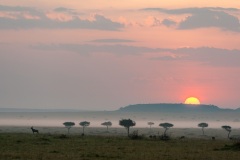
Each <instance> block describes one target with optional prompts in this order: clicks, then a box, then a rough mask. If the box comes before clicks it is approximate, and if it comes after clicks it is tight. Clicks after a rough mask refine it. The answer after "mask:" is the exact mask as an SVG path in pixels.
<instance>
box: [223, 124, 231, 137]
mask: <svg viewBox="0 0 240 160" xmlns="http://www.w3.org/2000/svg"><path fill="white" fill-rule="evenodd" d="M222 129H225V130H226V131H227V132H228V138H229V136H230V133H231V131H232V127H231V126H222Z"/></svg>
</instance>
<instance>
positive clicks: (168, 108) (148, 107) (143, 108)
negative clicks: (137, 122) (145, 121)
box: [118, 103, 239, 112]
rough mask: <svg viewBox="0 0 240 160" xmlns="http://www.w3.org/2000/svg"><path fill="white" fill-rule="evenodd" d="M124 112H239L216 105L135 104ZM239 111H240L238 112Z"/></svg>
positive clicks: (123, 108) (123, 110) (122, 109)
mask: <svg viewBox="0 0 240 160" xmlns="http://www.w3.org/2000/svg"><path fill="white" fill-rule="evenodd" d="M118 111H122V112H221V111H237V110H233V109H222V108H219V107H217V106H214V105H205V104H200V105H191V104H171V103H159V104H134V105H129V106H126V107H122V108H120V109H119V110H118ZM238 111H239V110H238Z"/></svg>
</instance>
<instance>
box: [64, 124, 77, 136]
mask: <svg viewBox="0 0 240 160" xmlns="http://www.w3.org/2000/svg"><path fill="white" fill-rule="evenodd" d="M63 125H64V126H65V127H66V128H67V129H68V134H69V130H70V128H71V127H73V126H75V123H74V122H64V123H63Z"/></svg>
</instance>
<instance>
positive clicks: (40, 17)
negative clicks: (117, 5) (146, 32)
mask: <svg viewBox="0 0 240 160" xmlns="http://www.w3.org/2000/svg"><path fill="white" fill-rule="evenodd" d="M55 10H57V11H65V12H73V11H72V10H71V9H67V8H57V9H55ZM9 11H11V12H20V13H15V14H13V13H11V16H14V18H11V17H9V16H5V17H4V16H2V17H0V29H5V30H6V29H33V28H41V29H42V28H43V29H95V30H110V31H113V30H121V29H122V28H124V25H123V24H121V23H119V22H114V21H112V20H111V19H109V18H106V17H104V16H103V15H99V14H95V16H94V19H93V20H88V19H81V18H79V17H77V16H73V17H72V19H70V20H68V21H59V20H55V19H51V18H48V17H47V16H46V14H45V13H44V12H40V11H38V10H35V9H34V8H29V7H18V6H16V7H10V6H0V12H9ZM26 12H27V13H28V14H29V16H32V17H35V18H26V17H25V16H23V15H24V14H25V13H26ZM6 14H8V13H6ZM36 16H37V17H36Z"/></svg>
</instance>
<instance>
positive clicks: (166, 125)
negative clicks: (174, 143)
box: [159, 122, 173, 136]
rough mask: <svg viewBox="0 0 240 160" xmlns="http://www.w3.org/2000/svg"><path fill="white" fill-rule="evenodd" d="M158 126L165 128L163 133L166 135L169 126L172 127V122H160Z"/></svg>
mask: <svg viewBox="0 0 240 160" xmlns="http://www.w3.org/2000/svg"><path fill="white" fill-rule="evenodd" d="M159 126H160V127H163V128H165V131H164V133H163V135H164V136H166V132H167V130H168V129H169V128H171V127H173V124H171V123H167V122H166V123H160V124H159Z"/></svg>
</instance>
